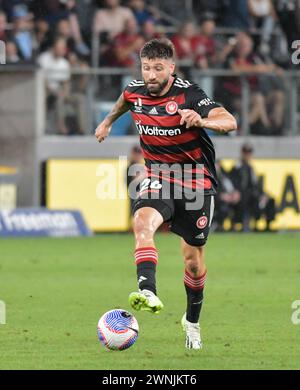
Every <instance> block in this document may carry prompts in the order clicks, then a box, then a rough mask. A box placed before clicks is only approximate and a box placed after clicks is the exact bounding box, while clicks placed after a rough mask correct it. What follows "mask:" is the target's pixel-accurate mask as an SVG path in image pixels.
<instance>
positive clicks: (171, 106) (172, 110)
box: [166, 102, 178, 115]
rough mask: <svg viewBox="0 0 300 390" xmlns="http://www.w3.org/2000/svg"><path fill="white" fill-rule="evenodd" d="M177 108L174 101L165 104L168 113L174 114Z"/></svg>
mask: <svg viewBox="0 0 300 390" xmlns="http://www.w3.org/2000/svg"><path fill="white" fill-rule="evenodd" d="M177 110H178V104H177V103H176V102H168V103H167V105H166V111H167V113H168V114H169V115H174V114H176V112H177Z"/></svg>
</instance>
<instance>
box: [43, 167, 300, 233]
mask: <svg viewBox="0 0 300 390" xmlns="http://www.w3.org/2000/svg"><path fill="white" fill-rule="evenodd" d="M234 164H235V161H234V160H223V161H222V165H223V167H224V168H225V169H226V170H227V169H230V168H231V167H232V166H233V165H234ZM253 167H254V170H255V172H256V174H257V175H258V176H260V177H261V178H262V180H263V188H264V191H265V192H267V193H268V194H270V195H271V196H272V197H274V198H275V202H276V206H277V210H278V213H277V216H276V220H275V221H274V222H273V223H272V225H271V227H272V228H274V229H278V230H285V229H300V160H253ZM126 169H127V163H126V160H49V161H48V162H47V207H49V208H50V209H71V208H74V209H78V210H80V211H81V212H82V213H83V216H84V217H85V219H86V221H87V223H88V225H89V227H90V228H91V229H92V230H94V231H99V232H101V231H107V232H110V231H126V230H127V229H128V228H129V220H130V211H129V200H128V198H127V195H126ZM262 226H263V225H262Z"/></svg>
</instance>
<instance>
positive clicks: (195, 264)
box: [184, 256, 200, 275]
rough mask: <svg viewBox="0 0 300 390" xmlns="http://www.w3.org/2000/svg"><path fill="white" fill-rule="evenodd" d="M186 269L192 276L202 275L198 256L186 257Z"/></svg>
mask: <svg viewBox="0 0 300 390" xmlns="http://www.w3.org/2000/svg"><path fill="white" fill-rule="evenodd" d="M184 263H185V267H186V269H187V270H188V272H190V273H191V274H192V275H198V274H199V273H200V263H199V259H198V258H197V257H196V256H185V258H184Z"/></svg>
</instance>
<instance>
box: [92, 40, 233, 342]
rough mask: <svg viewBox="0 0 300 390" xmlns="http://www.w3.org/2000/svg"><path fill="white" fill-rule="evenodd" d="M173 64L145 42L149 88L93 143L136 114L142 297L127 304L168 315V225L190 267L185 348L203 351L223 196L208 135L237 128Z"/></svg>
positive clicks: (119, 105) (139, 89) (140, 88)
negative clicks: (161, 239)
mask: <svg viewBox="0 0 300 390" xmlns="http://www.w3.org/2000/svg"><path fill="white" fill-rule="evenodd" d="M174 57H175V53H174V46H173V45H172V43H171V42H170V41H169V40H166V39H153V40H151V41H149V42H147V43H146V44H145V45H144V46H143V48H142V49H141V52H140V59H141V71H142V78H143V80H134V81H132V82H131V83H130V84H129V85H128V86H127V88H125V90H124V92H123V93H122V94H121V96H120V98H119V99H118V101H117V102H116V104H115V105H114V107H113V109H112V110H111V112H110V113H109V114H108V116H107V117H106V118H105V119H104V120H103V122H102V123H101V124H100V125H99V126H98V127H97V129H96V132H95V135H96V138H97V140H98V141H99V142H102V141H104V140H105V138H106V137H107V136H108V135H109V133H110V130H111V126H112V123H113V122H114V121H115V120H116V119H117V118H119V116H121V115H122V114H123V113H125V112H126V111H128V110H130V111H131V114H132V117H133V119H134V121H135V123H136V126H137V128H138V131H139V133H140V144H141V148H142V151H143V156H144V159H145V164H146V170H147V177H146V178H145V179H144V181H142V183H141V184H140V188H139V195H138V196H137V199H136V200H135V202H134V207H133V212H134V217H133V230H134V235H135V243H136V244H135V245H136V246H135V263H136V266H137V280H138V287H139V291H138V292H133V293H131V294H130V296H129V302H130V304H131V306H132V307H133V308H134V309H136V310H147V311H150V312H152V313H159V311H160V310H161V309H162V308H163V304H162V302H161V300H160V299H159V298H158V296H157V291H156V266H157V262H158V252H157V250H156V247H155V243H154V235H155V232H156V231H157V229H158V228H159V226H160V225H161V224H162V223H163V222H167V221H169V222H170V227H171V230H172V231H173V232H175V233H176V234H178V235H179V236H180V237H181V249H182V255H183V259H184V263H185V274H184V285H185V290H186V295H187V308H186V313H185V314H184V316H183V318H182V326H183V329H184V330H185V332H186V347H187V348H189V349H200V348H202V341H201V336H200V326H199V317H200V311H201V307H202V301H203V289H204V283H205V279H206V266H205V262H204V245H205V243H206V240H207V236H208V234H209V229H210V225H211V222H212V217H213V210H214V195H215V194H216V189H217V179H216V172H215V166H214V161H215V152H214V147H213V144H212V142H211V140H210V138H209V137H208V135H207V133H206V131H205V130H204V129H211V130H213V131H215V132H217V133H222V134H223V133H227V132H229V131H231V130H236V128H237V124H236V120H235V118H234V117H233V116H232V115H231V114H230V113H229V112H228V111H226V110H225V109H224V108H222V107H221V106H220V105H218V104H216V103H215V102H213V101H212V100H211V99H210V98H209V97H208V96H207V95H206V94H205V93H204V91H203V90H202V89H200V88H199V86H198V85H196V84H193V83H191V82H189V81H187V80H182V79H180V78H178V77H177V76H176V74H175V73H174V71H175V62H174ZM174 164H176V165H175V167H176V168H175V171H176V169H178V167H179V168H181V169H182V175H181V176H178V175H177V173H176V172H175V173H174V172H173V173H170V172H171V171H172V169H173V168H172V166H173V165H174ZM161 166H162V167H163V168H160V167H161ZM157 167H159V168H158V169H157ZM166 167H171V168H170V170H168V169H166ZM174 175H175V176H174ZM199 175H200V176H199ZM187 176H188V178H186V177H187ZM178 177H179V178H178ZM180 178H181V179H180ZM178 187H180V188H181V195H182V196H181V199H180V197H179V196H178V191H177V190H176V189H178ZM189 191H194V192H195V193H196V192H197V191H198V192H199V193H202V194H203V201H202V202H200V203H202V204H201V205H200V206H199V207H198V208H197V207H194V208H196V209H195V210H193V209H188V207H187V203H188V202H190V200H189V199H190V198H189V196H190V195H189ZM175 195H176V196H175ZM198 203H199V202H198ZM195 204H196V203H195Z"/></svg>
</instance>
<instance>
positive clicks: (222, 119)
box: [178, 107, 237, 134]
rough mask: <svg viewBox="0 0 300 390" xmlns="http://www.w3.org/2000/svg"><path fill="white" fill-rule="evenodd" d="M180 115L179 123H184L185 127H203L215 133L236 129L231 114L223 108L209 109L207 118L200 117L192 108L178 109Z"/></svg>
mask: <svg viewBox="0 0 300 390" xmlns="http://www.w3.org/2000/svg"><path fill="white" fill-rule="evenodd" d="M178 113H179V114H180V115H181V121H180V124H181V125H183V124H184V123H186V127H187V128H189V127H200V128H203V127H205V128H206V129H210V130H213V131H216V132H217V133H221V134H224V133H228V132H229V131H233V130H236V129H237V123H236V120H235V118H234V116H233V115H231V114H230V113H229V112H228V111H227V110H226V109H225V108H223V107H216V108H213V109H211V110H210V111H209V113H208V116H207V118H202V117H201V115H200V114H198V113H197V112H196V111H194V110H178Z"/></svg>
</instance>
